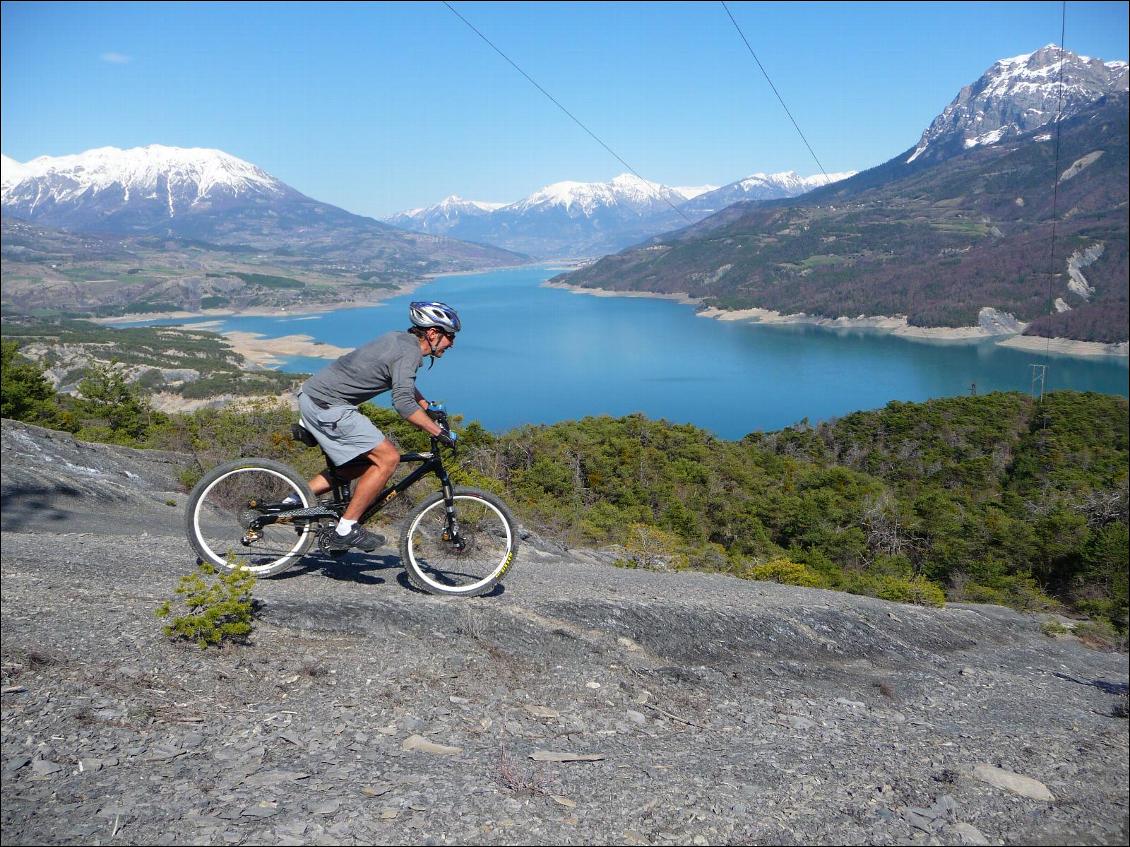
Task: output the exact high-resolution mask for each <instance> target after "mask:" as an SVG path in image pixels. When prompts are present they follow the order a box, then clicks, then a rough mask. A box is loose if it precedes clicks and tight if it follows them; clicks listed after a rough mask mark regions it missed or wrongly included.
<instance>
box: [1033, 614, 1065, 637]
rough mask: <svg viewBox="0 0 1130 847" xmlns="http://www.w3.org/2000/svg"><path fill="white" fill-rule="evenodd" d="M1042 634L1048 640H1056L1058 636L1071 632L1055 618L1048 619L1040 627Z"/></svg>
mask: <svg viewBox="0 0 1130 847" xmlns="http://www.w3.org/2000/svg"><path fill="white" fill-rule="evenodd" d="M1040 632H1042V633H1043V634H1044V635H1046V636H1047V637H1048V638H1055V637H1056V636H1058V635H1067V633H1068V632H1070V630H1069V629H1068V628H1067V627H1065V626H1064V625H1063V624H1061V623H1060V622H1059V621H1057V620H1056V619H1055V618H1048V619H1047V620H1046V621H1044V622H1043V623H1042V624H1041V625H1040Z"/></svg>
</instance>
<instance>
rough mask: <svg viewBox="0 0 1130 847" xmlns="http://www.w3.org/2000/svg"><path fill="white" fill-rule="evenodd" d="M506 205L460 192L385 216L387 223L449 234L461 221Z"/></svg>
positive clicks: (432, 232) (487, 213)
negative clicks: (430, 204)
mask: <svg viewBox="0 0 1130 847" xmlns="http://www.w3.org/2000/svg"><path fill="white" fill-rule="evenodd" d="M505 205H506V204H505V203H486V202H483V201H482V200H464V199H463V198H462V197H460V196H459V195H458V194H452V195H451V196H450V197H444V198H443V199H442V200H440V201H439V202H438V203H436V204H435V205H434V206H426V207H424V208H422V209H408V210H407V211H405V212H399V213H398V214H395V215H393V216H392V217H390V218H385V223H389V224H392V225H393V226H399V227H403V228H404V229H414V230H416V231H417V232H428V233H431V234H432V235H447V234H448V233H449V232H450V231H451V230H452V229H453V228H455V227H456V226H458V225H459V223H460V221H463V220H467V219H470V218H479V217H484V216H486V215H489V214H490V213H491V212H493V211H494V210H495V209H501V208H502V207H503V206H505Z"/></svg>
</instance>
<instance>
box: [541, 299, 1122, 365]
mask: <svg viewBox="0 0 1130 847" xmlns="http://www.w3.org/2000/svg"><path fill="white" fill-rule="evenodd" d="M542 285H543V286H545V287H546V288H557V289H561V290H563V291H568V292H570V293H572V294H586V295H588V296H590V297H644V298H651V299H656V300H672V301H674V302H676V303H681V304H683V305H686V306H696V307H700V308H699V311H698V312H697V313H696V314H697V316H698V317H700V318H711V319H713V320H719V321H745V322H748V323H760V324H767V325H777V326H781V325H797V324H801V325H806V326H818V327H822V328H824V329H869V330H875V331H877V332H885V333H888V334H890V335H894V336H897V337H898V338H904V339H906V340H908V341H925V342H936V343H952V344H963V343H979V342H983V341H988V340H990V339H998V340H997V341H995V342H994V343H995V345H996V346H998V347H1011V348H1014V349H1019V350H1028V351H1030V352H1033V353H1039V352H1045V351H1047V352H1050V353H1056V354H1058V355H1062V356H1075V357H1080V358H1128V357H1130V342H1126V341H1123V342H1120V343H1117V344H1107V343H1105V342H1101V341H1078V340H1076V339H1073V338H1052V339H1048V338H1044V337H1042V336H1035V335H1021V334H1020V333H1014V332H990V331H989V330H986V329H984V328H982V327H979V326H963V327H923V326H910V324H909V322H908V321H907V319H906V316H905V315H900V316H895V317H891V316H887V315H871V316H868V315H861V316H860V317H856V318H848V317H840V318H824V317H816V316H813V315H806V314H804V313H803V312H800V313H798V314H793V315H783V314H781V313H780V312H778V311H775V310H773V309H758V308H753V309H719V308H716V307H706V308H702V306H703V301H702V299H701V298H698V297H691V296H690V295H688V294H660V293H658V292H653V291H611V290H609V289H606V288H584V287H582V286H579V285H570V284H569V283H561V282H557V283H552V284H550V283H548V282H544V283H542Z"/></svg>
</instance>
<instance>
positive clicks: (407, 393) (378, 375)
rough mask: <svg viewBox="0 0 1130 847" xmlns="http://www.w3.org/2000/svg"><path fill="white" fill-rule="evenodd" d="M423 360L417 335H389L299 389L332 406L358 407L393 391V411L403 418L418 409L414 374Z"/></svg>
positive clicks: (356, 351) (335, 364) (327, 368)
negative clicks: (341, 404) (347, 405)
mask: <svg viewBox="0 0 1130 847" xmlns="http://www.w3.org/2000/svg"><path fill="white" fill-rule="evenodd" d="M423 361H424V357H423V355H422V354H421V353H420V342H419V340H418V339H417V338H416V336H414V335H412V333H410V332H390V333H388V334H387V335H382V336H381V337H380V338H378V339H376V340H374V341H370V342H369V343H368V344H365V345H362V346H361V347H358V348H357V349H356V350H354V351H353V352H351V353H346V354H345V355H344V356H342V357H341V358H340V359H338V360H337V361H336V362H334V363H333V364H332V365H330V366H329V367H326V368H323V369H322V370H320V371H318V373H316V374H314V375H313V376H312V377H310V378H309V379H308V380H306V382H305V383H304V384H303V386H302V389H301V390H302V393H303V394H305V395H307V396H308V397H311V398H313V399H314V400H320V401H322V402H323V403H329V404H330V405H331V406H332V405H337V404H340V403H348V404H349V405H352V406H357V405H359V404H361V403H364V402H365V401H366V400H371V399H373V398H374V397H375V396H377V395H378V394H381V393H382V392H385V391H392V406H393V408H394V409H396V411H397V412H399V413H400V415H401V417H405V418H406V417H408V416H409V415H410V414H412V413H413V412H415V411H416V410H418V409H419V408H420V404H419V403H417V402H416V371H417V370H418V369H419V367H420V364H421V363H422V362H423Z"/></svg>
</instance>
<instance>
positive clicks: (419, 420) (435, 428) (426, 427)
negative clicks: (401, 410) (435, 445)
mask: <svg viewBox="0 0 1130 847" xmlns="http://www.w3.org/2000/svg"><path fill="white" fill-rule="evenodd" d="M405 420H407V421H408V422H410V423H413V424H415V425H416V426H418V427H419V428H420V429H422V430H423V431H424V432H426V433H427V434H428V435H439V434H440V433H441V432H443V427H441V426H440V425H439V424H437V423H436V422H435V421H433V420H432V419H431V418H429V417H428V413H427V412H425V411H424V410H423V409H417V410H416V411H414V412H413V413H412V414H410V415H409V416H408V417H407V418H405Z"/></svg>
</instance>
